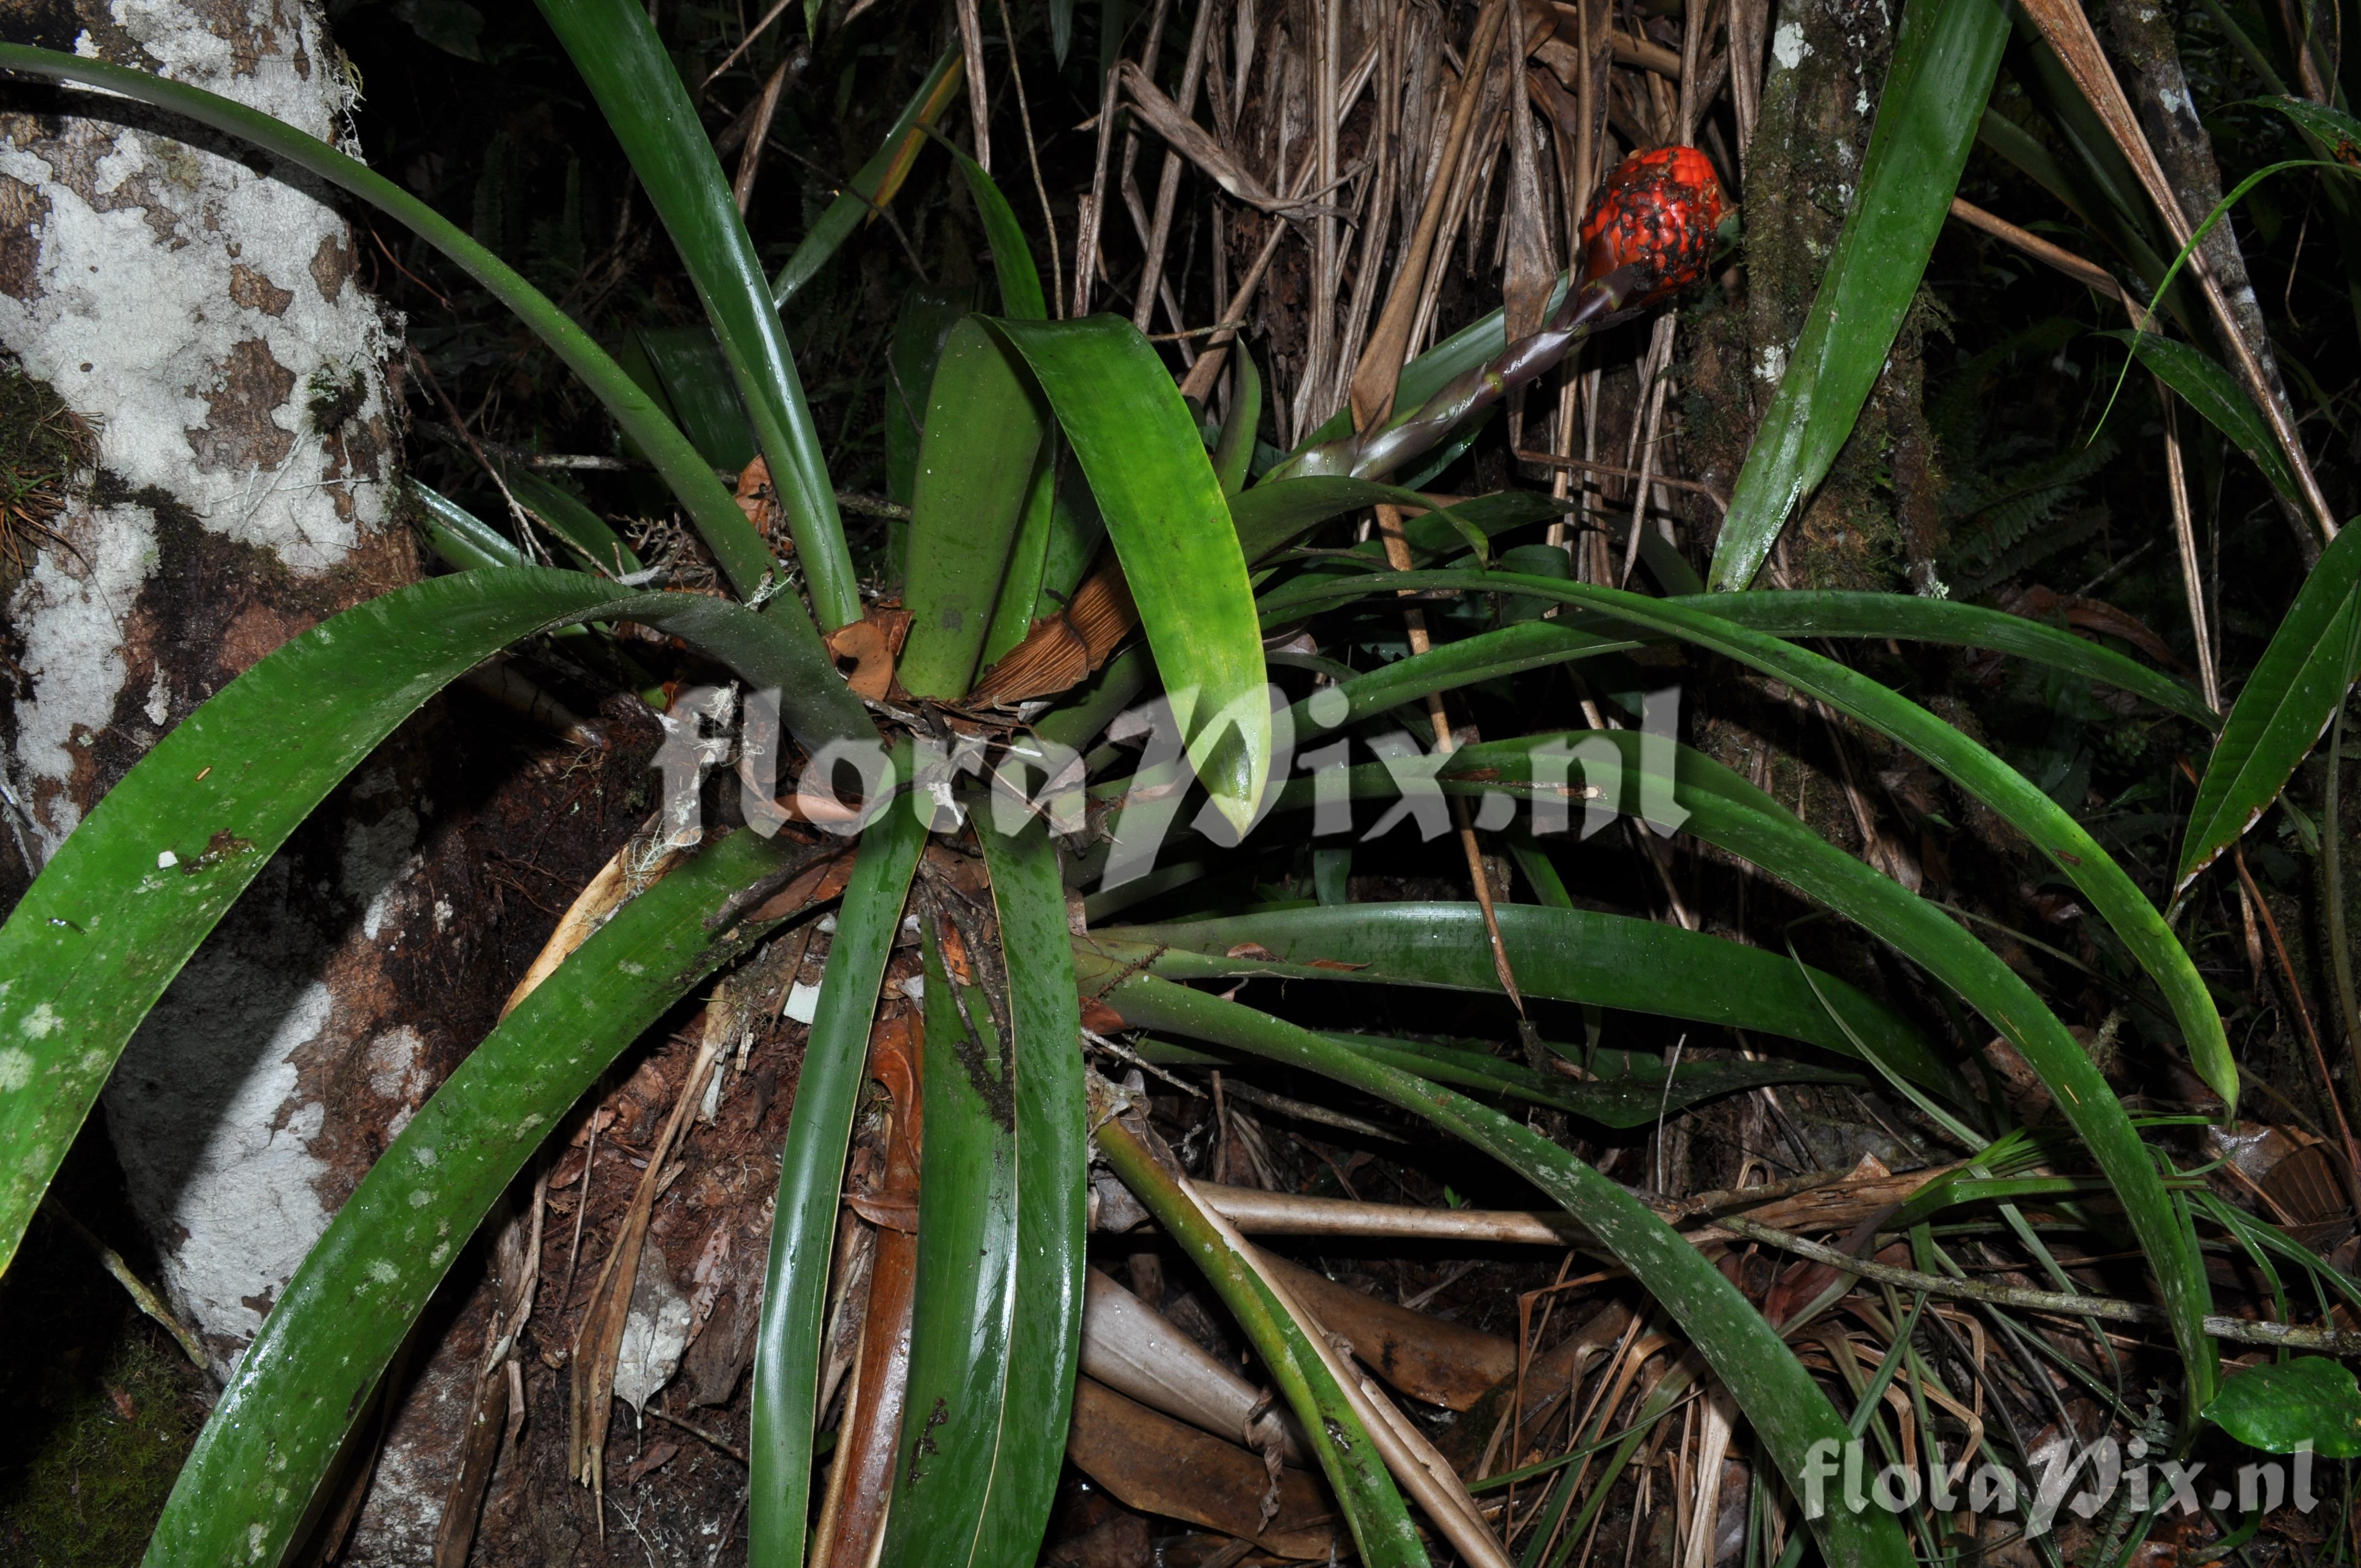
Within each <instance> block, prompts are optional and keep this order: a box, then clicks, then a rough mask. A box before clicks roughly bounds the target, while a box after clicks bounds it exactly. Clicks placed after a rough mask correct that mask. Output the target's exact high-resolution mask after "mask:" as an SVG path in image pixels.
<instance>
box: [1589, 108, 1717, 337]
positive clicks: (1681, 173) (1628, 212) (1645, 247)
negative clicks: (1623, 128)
mask: <svg viewBox="0 0 2361 1568" xmlns="http://www.w3.org/2000/svg"><path fill="white" fill-rule="evenodd" d="M1721 213H1722V201H1721V181H1719V180H1718V179H1716V178H1715V177H1714V172H1713V165H1712V163H1711V162H1710V161H1708V159H1707V158H1706V155H1705V154H1703V153H1701V152H1699V151H1698V150H1697V148H1693V147H1658V148H1649V149H1648V150H1647V151H1645V152H1635V153H1633V154H1632V155H1631V157H1629V158H1627V159H1624V160H1623V161H1622V162H1621V163H1620V164H1618V165H1616V166H1615V171H1614V172H1613V173H1611V174H1609V176H1608V177H1607V182H1606V184H1605V185H1603V186H1601V187H1600V189H1599V192H1598V200H1596V201H1594V202H1593V203H1591V204H1590V211H1589V212H1588V213H1587V214H1584V216H1583V220H1582V243H1583V263H1582V280H1583V281H1584V282H1586V283H1587V282H1595V281H1597V280H1599V279H1601V278H1604V277H1606V276H1607V275H1608V274H1609V273H1610V272H1613V271H1615V270H1617V269H1620V268H1631V269H1636V276H1635V277H1634V279H1633V280H1632V287H1631V293H1630V295H1629V297H1628V298H1627V299H1626V300H1625V303H1626V304H1627V305H1644V304H1649V303H1652V302H1655V301H1657V300H1661V299H1663V298H1664V296H1665V295H1667V294H1670V293H1672V292H1674V291H1675V290H1678V289H1684V288H1686V287H1687V286H1688V285H1689V284H1691V283H1694V282H1696V281H1697V280H1698V279H1699V278H1701V277H1703V276H1704V275H1705V266H1706V262H1707V261H1708V259H1709V258H1711V257H1712V255H1713V236H1714V230H1715V229H1716V228H1717V227H1719V225H1720V223H1721Z"/></svg>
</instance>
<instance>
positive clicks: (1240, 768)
mask: <svg viewBox="0 0 2361 1568" xmlns="http://www.w3.org/2000/svg"><path fill="white" fill-rule="evenodd" d="M995 324H996V325H997V326H998V328H999V330H1000V331H1001V333H1002V334H1005V336H1006V338H1007V340H1008V341H1009V343H1011V344H1012V345H1015V347H1016V352H1017V353H1018V354H1020V355H1022V356H1024V357H1025V361H1026V363H1027V364H1028V365H1030V366H1031V367H1032V368H1033V374H1034V376H1035V377H1036V378H1038V380H1039V382H1040V384H1041V389H1042V390H1043V391H1044V392H1045V393H1046V394H1048V396H1049V406H1050V409H1051V410H1052V411H1054V412H1055V413H1056V415H1057V417H1058V423H1059V424H1060V426H1061V427H1062V428H1063V429H1064V431H1065V433H1066V438H1067V439H1068V440H1069V441H1071V443H1073V447H1074V455H1075V456H1076V457H1077V458H1079V459H1080V460H1081V462H1082V473H1083V474H1084V475H1085V476H1086V477H1088V478H1089V480H1090V483H1091V492H1092V494H1093V495H1094V496H1095V497H1096V498H1097V499H1098V505H1099V510H1100V512H1101V514H1102V515H1103V516H1104V518H1105V520H1106V529H1107V535H1108V537H1109V538H1110V539H1112V540H1113V541H1114V542H1115V554H1116V556H1117V557H1118V558H1119V559H1120V560H1121V561H1122V563H1123V571H1124V576H1125V578H1126V580H1127V581H1128V583H1129V584H1130V587H1131V597H1132V602H1133V603H1134V604H1136V605H1137V607H1138V609H1139V620H1140V624H1141V626H1142V627H1144V628H1145V629H1146V630H1147V632H1148V648H1149V649H1150V650H1151V651H1152V652H1154V653H1155V655H1156V667H1157V669H1158V671H1159V673H1160V674H1162V675H1163V677H1164V690H1165V695H1166V696H1168V697H1169V698H1170V701H1171V704H1172V713H1173V717H1174V718H1175V719H1176V720H1177V721H1178V722H1179V724H1180V729H1181V733H1182V734H1183V735H1184V736H1186V737H1187V739H1188V748H1189V758H1190V761H1191V763H1193V764H1194V766H1195V767H1196V770H1197V776H1198V777H1199V778H1200V779H1202V781H1203V782H1204V784H1205V788H1206V792H1207V793H1208V794H1209V795H1211V796H1212V797H1213V804H1214V806H1216V807H1217V808H1218V809H1219V810H1220V811H1221V812H1222V813H1223V815H1224V816H1225V817H1229V818H1230V820H1231V821H1232V822H1234V823H1235V824H1237V825H1238V826H1239V828H1241V829H1243V828H1245V826H1246V824H1247V823H1248V822H1250V821H1251V820H1252V819H1253V817H1254V810H1255V804H1256V802H1257V801H1258V800H1260V799H1261V798H1262V789H1263V781H1264V779H1265V778H1266V777H1267V776H1268V773H1269V772H1270V707H1269V699H1268V696H1266V695H1265V693H1264V671H1263V659H1262V632H1261V630H1260V629H1259V628H1258V627H1257V625H1256V623H1255V609H1254V590H1253V589H1252V588H1251V587H1248V586H1247V583H1246V558H1245V557H1244V556H1243V555H1241V554H1239V551H1238V536H1237V532H1236V530H1235V528H1234V527H1233V526H1232V524H1231V521H1230V509H1229V504H1228V502H1227V501H1226V500H1224V499H1223V496H1222V485H1221V481H1220V480H1219V479H1218V478H1216V477H1214V475H1213V464H1212V463H1211V462H1210V461H1209V460H1208V459H1207V457H1206V455H1205V444H1204V443H1203V442H1202V440H1200V439H1199V437H1198V434H1197V426H1196V422H1195V421H1194V420H1192V419H1191V417H1190V414H1189V405H1188V403H1187V402H1186V401H1185V400H1183V399H1182V398H1181V396H1180V389H1179V388H1178V387H1176V386H1174V385H1173V384H1172V377H1171V374H1170V372H1169V371H1167V370H1166V369H1165V367H1164V364H1163V361H1161V360H1159V358H1157V356H1156V350H1155V348H1154V347H1152V346H1151V345H1149V343H1148V340H1147V339H1146V338H1144V337H1142V336H1141V335H1140V334H1139V333H1138V332H1137V329H1135V328H1134V327H1133V326H1132V324H1131V323H1129V322H1126V321H1124V320H1121V319H1120V318H1118V317H1115V316H1089V317H1085V318H1084V319H1082V320H1081V321H1066V322H1016V321H1002V322H999V323H995Z"/></svg>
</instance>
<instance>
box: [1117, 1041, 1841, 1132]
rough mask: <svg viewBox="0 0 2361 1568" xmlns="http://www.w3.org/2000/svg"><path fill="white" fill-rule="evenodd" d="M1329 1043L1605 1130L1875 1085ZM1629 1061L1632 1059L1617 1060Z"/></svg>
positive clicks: (1780, 1066) (1746, 1069)
mask: <svg viewBox="0 0 2361 1568" xmlns="http://www.w3.org/2000/svg"><path fill="white" fill-rule="evenodd" d="M1323 1033H1324V1034H1325V1037H1326V1038H1328V1039H1331V1040H1334V1041H1335V1042H1336V1043H1337V1044H1338V1045H1340V1046H1342V1047H1345V1049H1346V1050H1351V1051H1358V1052H1360V1053H1361V1054H1362V1055H1363V1056H1366V1057H1368V1058H1371V1059H1373V1060H1376V1061H1381V1062H1384V1063H1386V1064H1388V1065H1389V1066H1391V1067H1398V1068H1400V1069H1402V1070H1403V1071H1404V1072H1413V1073H1416V1074H1418V1076H1419V1077H1421V1078H1431V1079H1433V1080H1434V1081H1435V1082H1437V1083H1450V1084H1456V1085H1458V1086H1459V1087H1460V1088H1463V1089H1471V1090H1474V1091H1476V1092H1477V1093H1478V1094H1482V1095H1486V1096H1489V1097H1492V1098H1496V1099H1503V1100H1522V1101H1525V1102H1529V1103H1531V1104H1534V1105H1551V1106H1554V1107H1556V1108H1557V1109H1558V1110H1561V1111H1570V1112H1572V1113H1574V1114H1575V1115H1577V1116H1580V1117H1582V1118H1583V1119H1584V1120H1585V1121H1589V1122H1596V1123H1598V1124H1599V1125H1600V1126H1602V1127H1645V1126H1649V1125H1651V1124H1653V1123H1654V1122H1655V1120H1656V1118H1657V1117H1659V1116H1661V1115H1664V1113H1667V1112H1670V1111H1683V1110H1686V1109H1687V1108H1688V1107H1690V1106H1692V1105H1697V1104H1702V1103H1704V1102H1706V1101H1708V1100H1718V1099H1719V1098H1720V1097H1721V1096H1723V1095H1725V1094H1738V1093H1742V1092H1744V1091H1747V1090H1750V1089H1754V1088H1757V1087H1760V1086H1762V1085H1763V1084H1779V1083H1837V1084H1853V1085H1860V1084H1865V1083H1868V1082H1869V1081H1871V1080H1869V1079H1868V1078H1866V1077H1864V1076H1863V1075H1861V1074H1860V1073H1857V1072H1846V1071H1844V1070H1842V1069H1838V1068H1826V1067H1812V1066H1807V1065H1806V1064H1803V1063H1800V1062H1792V1061H1786V1060H1783V1059H1781V1058H1776V1057H1773V1058H1768V1059H1766V1060H1763V1061H1684V1062H1682V1063H1680V1064H1679V1066H1678V1067H1677V1068H1676V1069H1675V1070H1674V1072H1673V1073H1672V1082H1671V1084H1670V1085H1667V1084H1666V1083H1665V1081H1664V1078H1665V1073H1664V1062H1663V1060H1662V1059H1661V1058H1650V1059H1651V1060H1652V1061H1653V1069H1648V1068H1644V1067H1637V1066H1635V1067H1633V1068H1632V1069H1631V1070H1629V1071H1625V1072H1621V1073H1618V1074H1615V1075H1614V1076H1607V1074H1608V1073H1609V1070H1610V1069H1609V1068H1608V1067H1605V1066H1601V1065H1600V1058H1605V1057H1607V1056H1608V1055H1609V1054H1610V1053H1609V1052H1605V1051H1600V1052H1598V1053H1596V1054H1595V1055H1594V1056H1593V1058H1592V1060H1591V1062H1590V1063H1589V1064H1588V1065H1590V1066H1591V1067H1592V1068H1593V1069H1595V1070H1596V1071H1598V1073H1599V1074H1600V1075H1601V1076H1599V1077H1597V1078H1593V1079H1584V1080H1575V1079H1570V1078H1561V1077H1559V1076H1558V1075H1557V1074H1555V1073H1547V1072H1536V1071H1534V1070H1533V1069H1532V1068H1529V1067H1525V1066H1523V1065H1522V1064H1521V1063H1517V1062H1511V1061H1507V1060H1503V1059H1502V1058H1499V1057H1497V1056H1494V1055H1492V1054H1490V1053H1489V1052H1487V1051H1474V1050H1467V1049H1465V1048H1460V1047H1449V1046H1438V1045H1434V1044H1433V1043H1431V1042H1429V1041H1425V1040H1396V1039H1389V1038H1386V1037H1385V1036H1378V1035H1340V1034H1336V1033H1334V1032H1333V1031H1323ZM1133 1048H1134V1049H1136V1050H1137V1051H1138V1052H1139V1054H1140V1056H1141V1058H1144V1059H1145V1060H1148V1061H1151V1062H1154V1063H1156V1064H1157V1065H1158V1066H1159V1067H1173V1066H1201V1067H1202V1066H1213V1067H1221V1066H1224V1065H1225V1064H1228V1063H1230V1062H1231V1061H1232V1060H1233V1059H1234V1058H1232V1057H1230V1056H1226V1055H1221V1054H1215V1053H1212V1052H1206V1051H1200V1050H1193V1049H1191V1048H1190V1047H1186V1046H1175V1045H1172V1044H1170V1043H1169V1042H1165V1041H1160V1040H1142V1041H1139V1042H1137V1044H1136V1045H1135V1046H1134V1047H1133ZM1551 1048H1552V1049H1554V1050H1555V1051H1557V1052H1558V1053H1559V1054H1560V1055H1562V1056H1565V1057H1566V1058H1568V1059H1570V1060H1575V1061H1579V1060H1581V1059H1582V1055H1583V1053H1582V1050H1581V1048H1580V1047H1576V1046H1553V1047H1551ZM1613 1054H1617V1055H1620V1056H1622V1057H1624V1058H1625V1059H1627V1060H1628V1053H1613Z"/></svg>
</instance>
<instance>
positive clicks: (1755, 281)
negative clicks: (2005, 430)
mask: <svg viewBox="0 0 2361 1568" xmlns="http://www.w3.org/2000/svg"><path fill="white" fill-rule="evenodd" d="M1892 27H1893V17H1892V16H1891V15H1890V11H1889V7H1888V6H1887V5H1885V4H1883V3H1882V0H1782V3H1781V4H1780V5H1779V6H1778V8H1777V12H1776V15H1775V16H1774V17H1773V28H1772V37H1771V50H1770V56H1771V58H1770V63H1769V69H1768V72H1767V74H1766V75H1765V78H1764V81H1763V98H1762V113H1761V117H1760V118H1759V119H1758V120H1757V122H1756V125H1755V130H1754V137H1753V139H1752V143H1751V144H1750V146H1749V147H1748V148H1747V158H1746V178H1745V186H1744V189H1743V191H1742V192H1741V203H1742V206H1741V210H1742V212H1743V213H1744V214H1745V218H1744V221H1745V234H1746V242H1745V252H1744V259H1743V266H1742V270H1741V278H1742V280H1743V284H1742V289H1741V291H1740V292H1739V294H1738V295H1737V297H1736V298H1735V299H1734V300H1733V301H1732V302H1730V303H1728V304H1724V305H1718V306H1716V307H1714V308H1713V309H1711V310H1708V311H1707V312H1704V313H1701V314H1700V316H1699V317H1698V318H1697V320H1696V321H1694V322H1693V323H1692V324H1691V327H1690V331H1689V335H1688V341H1689V344H1690V349H1689V371H1690V374H1689V378H1688V380H1689V385H1690V388H1691V399H1690V404H1689V408H1688V417H1687V419H1686V429H1687V432H1688V435H1687V437H1686V440H1687V442H1688V444H1690V446H1691V449H1692V450H1693V451H1694V452H1695V453H1696V455H1697V463H1698V465H1699V467H1700V470H1701V473H1700V477H1704V478H1705V479H1707V480H1708V482H1710V483H1712V484H1713V485H1715V486H1716V487H1717V488H1722V489H1724V490H1727V488H1729V486H1730V483H1731V482H1732V481H1733V480H1734V479H1736V477H1737V476H1738V471H1739V468H1740V467H1741V465H1742V464H1743V463H1744V461H1745V457H1746V451H1747V447H1748V445H1749V444H1751V443H1752V439H1753V434H1754V428H1755V424H1756V422H1757V421H1758V420H1759V419H1760V418H1761V415H1762V412H1763V409H1764V408H1765V407H1766V406H1767V405H1768V403H1769V401H1770V399H1771V394H1772V392H1773V390H1774V389H1776V388H1777V386H1778V384H1779V378H1781V376H1783V375H1784V373H1785V371H1786V368H1787V356H1788V353H1789V351H1790V349H1791V348H1792V347H1793V345H1794V344H1795V336H1796V334H1797V333H1798V332H1799V331H1801V329H1802V326H1803V323H1804V318H1805V316H1806V313H1808V311H1809V310H1810V308H1811V302H1812V298H1813V295H1814V294H1815V293H1816V292H1817V290H1818V288H1819V283H1820V278H1821V275H1822V273H1823V271H1824V270H1825V269H1826V267H1827V263H1828V254H1829V252H1830V251H1831V250H1832V249H1833V248H1834V247H1835V245H1836V241H1837V236H1838V235H1839V232H1840V231H1841V230H1842V228H1843V226H1844V220H1845V215H1846V214H1848V213H1849V212H1850V211H1851V208H1852V203H1853V198H1854V195H1855V193H1856V192H1857V191H1858V189H1859V182H1860V179H1861V159H1862V157H1863V155H1864V153H1865V152H1866V151H1867V149H1868V146H1869V133H1870V126H1871V122H1872V113H1873V110H1874V107H1875V104H1876V101H1877V96H1878V93H1879V92H1880V90H1881V88H1882V87H1883V82H1884V79H1885V67H1886V61H1887V60H1888V57H1889V56H1890V54H1891V52H1892V47H1893V38H1892ZM1920 332H1921V313H1919V312H1917V311H1913V312H1912V313H1911V315H1910V316H1909V318H1907V319H1906V320H1905V323H1904V326H1903V330H1902V333H1901V334H1900V335H1899V336H1898V337H1897V338H1896V340H1895V343H1894V352H1893V354H1892V355H1891V356H1889V362H1888V367H1887V369H1886V372H1885V374H1884V376H1883V377H1882V378H1880V381H1879V383H1878V389H1877V391H1876V392H1875V393H1874V394H1873V395H1872V397H1871V398H1870V400H1869V401H1868V403H1867V405H1866V406H1865V407H1864V408H1863V409H1862V410H1861V418H1860V420H1859V421H1858V422H1856V423H1855V425H1854V427H1853V433H1852V436H1851V439H1850V441H1849V442H1848V443H1847V444H1846V445H1845V447H1844V449H1843V451H1842V452H1841V453H1840V454H1839V456H1838V458H1837V462H1836V466H1835V467H1834V468H1833V469H1832V470H1831V471H1830V473H1829V475H1828V478H1827V479H1826V480H1825V481H1824V482H1823V483H1822V484H1821V486H1820V487H1819V488H1818V489H1817V491H1816V492H1814V494H1813V496H1812V498H1811V499H1810V500H1809V502H1808V503H1807V504H1806V506H1805V508H1804V510H1803V511H1802V513H1801V514H1800V515H1799V516H1797V517H1795V518H1794V519H1791V520H1790V521H1789V522H1788V524H1787V529H1786V534H1785V537H1784V543H1783V546H1782V551H1783V556H1782V558H1783V559H1784V567H1785V570H1786V571H1787V573H1788V574H1789V576H1790V579H1791V581H1792V582H1793V585H1794V586H1795V587H1858V588H1870V587H1874V588H1891V587H1899V586H1901V580H1902V579H1903V578H1905V577H1906V578H1907V579H1908V581H1909V582H1910V584H1911V586H1913V587H1916V588H1918V589H1919V590H1920V591H1927V589H1928V587H1929V584H1930V582H1931V579H1932V566H1931V558H1932V554H1933V551H1934V548H1935V544H1936V541H1935V540H1934V539H1933V537H1932V534H1933V532H1934V519H1935V517H1936V516H1937V511H1936V508H1935V503H1934V499H1933V496H1934V489H1933V485H1934V480H1933V477H1932V476H1933V472H1934V454H1933V452H1932V449H1931V448H1932V444H1931V442H1930V441H1929V440H1928V438H1927V433H1926V429H1925V422H1924V420H1923V418H1922V417H1921V416H1920V413H1919V382H1920V380H1921V378H1922V375H1921V369H1920V363H1919V337H1920ZM1894 463H1900V464H1903V465H1905V466H1908V467H1909V468H1910V469H1911V472H1912V475H1913V477H1923V479H1924V482H1923V483H1921V484H1920V485H1918V486H1917V488H1916V493H1915V494H1914V493H1913V492H1912V491H1911V490H1910V489H1908V488H1902V493H1901V494H1899V495H1898V496H1897V495H1895V494H1894V493H1893V492H1891V491H1889V490H1887V489H1886V488H1884V487H1883V485H1882V484H1881V479H1882V478H1883V477H1884V475H1885V473H1886V471H1887V469H1888V467H1889V465H1890V464H1894ZM1897 485H1898V476H1897ZM1897 500H1898V501H1899V511H1900V514H1901V515H1899V516H1897V505H1896V503H1897Z"/></svg>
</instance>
